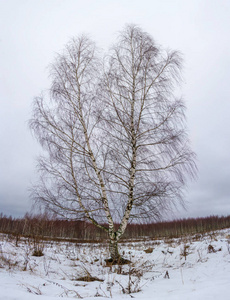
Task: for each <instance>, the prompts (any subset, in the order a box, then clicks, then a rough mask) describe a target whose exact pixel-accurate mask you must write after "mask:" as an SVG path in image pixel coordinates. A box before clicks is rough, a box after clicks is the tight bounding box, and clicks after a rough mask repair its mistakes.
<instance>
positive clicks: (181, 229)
mask: <svg viewBox="0 0 230 300" xmlns="http://www.w3.org/2000/svg"><path fill="white" fill-rule="evenodd" d="M223 228H230V216H227V217H218V216H210V217H205V218H190V219H180V220H175V221H170V222H158V223H151V224H129V225H128V227H127V230H126V232H125V235H124V236H123V238H124V239H142V238H148V237H150V238H160V237H168V238H172V237H181V236H184V235H187V234H197V233H205V232H209V231H214V230H218V229H223ZM0 232H2V233H7V234H13V235H16V236H27V237H42V238H53V239H57V238H61V239H70V240H75V239H78V240H82V241H95V240H98V241H101V240H104V239H107V235H106V232H104V231H102V230H100V229H98V228H97V227H95V226H94V225H92V224H90V223H88V222H86V221H74V220H72V221H71V220H60V219H58V218H54V217H53V218H50V217H47V216H46V215H35V216H33V215H29V214H26V215H25V217H23V218H20V219H17V218H12V217H11V216H10V217H7V216H4V215H3V214H0Z"/></svg>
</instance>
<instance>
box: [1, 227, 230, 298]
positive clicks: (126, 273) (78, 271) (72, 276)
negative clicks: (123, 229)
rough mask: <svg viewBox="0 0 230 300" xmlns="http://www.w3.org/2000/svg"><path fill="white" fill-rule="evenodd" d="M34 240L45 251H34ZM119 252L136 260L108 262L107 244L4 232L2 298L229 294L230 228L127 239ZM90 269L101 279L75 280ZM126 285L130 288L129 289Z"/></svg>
mask: <svg viewBox="0 0 230 300" xmlns="http://www.w3.org/2000/svg"><path fill="white" fill-rule="evenodd" d="M35 246H36V247H38V248H40V249H41V250H42V251H43V253H44V256H41V257H35V256H32V254H33V251H34V247H35ZM148 248H153V251H152V253H146V252H145V251H144V250H146V249H148ZM150 252H151V251H150ZM120 253H121V254H123V255H124V257H125V258H127V259H129V260H131V261H132V263H131V264H130V265H124V266H113V267H106V266H105V261H104V259H105V258H108V257H109V253H108V248H107V246H105V245H99V244H75V243H69V242H41V241H40V242H36V241H35V244H34V241H33V240H31V239H25V238H21V239H20V241H19V242H18V244H16V240H15V238H14V237H10V236H8V235H4V234H0V300H21V299H23V300H27V299H28V300H29V299H30V300H34V299H40V300H49V299H59V298H60V297H61V298H62V299H71V298H73V299H76V298H84V299H86V300H92V299H98V300H100V299H104V298H105V297H107V298H114V299H130V298H131V297H133V298H136V299H140V300H144V299H170V300H173V299H176V300H180V299H183V300H186V299H188V300H189V299H202V300H204V299H216V298H217V297H218V298H220V299H228V297H229V279H230V229H225V230H221V231H216V232H212V233H209V234H205V235H202V236H201V235H199V236H190V237H183V238H180V239H170V240H169V239H167V240H145V241H143V242H129V243H124V244H121V245H120ZM166 272H168V275H169V278H168V277H167V276H165V275H166ZM87 275H88V276H91V277H92V276H93V277H97V278H98V279H100V280H102V281H93V282H85V281H77V279H78V278H80V277H83V276H87ZM165 277H166V278H165ZM128 287H130V290H131V294H127V293H126V292H127V291H128ZM137 291H138V292H137ZM124 292H125V293H124Z"/></svg>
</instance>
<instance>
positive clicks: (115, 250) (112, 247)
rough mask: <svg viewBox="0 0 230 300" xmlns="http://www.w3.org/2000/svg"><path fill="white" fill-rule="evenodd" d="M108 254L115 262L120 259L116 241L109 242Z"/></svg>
mask: <svg viewBox="0 0 230 300" xmlns="http://www.w3.org/2000/svg"><path fill="white" fill-rule="evenodd" d="M109 252H110V255H111V260H112V261H114V262H117V261H118V260H119V258H120V254H119V251H118V245H117V241H116V240H110V241H109Z"/></svg>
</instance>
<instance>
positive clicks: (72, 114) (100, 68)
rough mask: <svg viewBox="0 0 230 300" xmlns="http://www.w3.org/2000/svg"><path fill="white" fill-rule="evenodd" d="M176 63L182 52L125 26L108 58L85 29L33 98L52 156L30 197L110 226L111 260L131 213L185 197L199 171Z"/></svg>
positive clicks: (147, 215) (150, 215)
mask: <svg viewBox="0 0 230 300" xmlns="http://www.w3.org/2000/svg"><path fill="white" fill-rule="evenodd" d="M180 69H181V58H180V55H179V53H178V52H176V51H165V50H163V49H161V47H160V46H158V45H156V44H155V42H154V41H153V39H152V38H151V37H150V36H149V35H148V34H147V33H145V32H143V31H142V30H141V29H140V28H139V27H137V26H134V25H128V26H126V27H125V29H124V30H123V31H122V32H121V33H120V35H119V39H118V41H117V43H116V44H115V46H113V47H112V48H111V50H110V51H109V52H108V54H107V55H106V56H105V57H104V59H103V60H102V59H100V58H99V55H98V53H97V49H96V47H95V45H94V43H93V42H92V41H90V40H89V39H88V38H87V37H84V36H83V37H79V38H77V39H73V40H71V41H70V43H69V44H67V46H66V48H65V50H64V52H63V53H62V54H60V55H58V56H57V57H56V60H55V62H54V63H53V64H52V65H51V72H50V74H51V78H52V86H51V89H50V94H49V95H48V97H45V96H40V97H37V98H36V99H35V102H34V111H33V117H32V119H31V120H30V126H31V129H32V131H33V132H34V133H35V136H36V137H37V138H38V140H39V142H40V143H41V145H42V146H43V148H44V149H45V150H46V153H47V155H46V156H44V157H41V158H40V160H39V169H40V172H41V180H40V182H39V184H38V185H37V186H35V187H34V190H33V196H34V198H35V199H36V200H38V201H39V202H40V203H43V204H44V205H45V206H46V207H47V208H49V209H50V210H52V211H54V212H55V213H58V214H59V215H60V216H63V217H65V218H66V217H68V218H87V219H88V220H89V221H90V222H92V223H93V224H94V225H96V226H98V227H99V228H101V229H103V230H105V231H107V232H108V236H109V240H110V254H111V258H112V259H113V260H114V262H117V260H118V259H119V258H120V256H119V252H118V247H117V243H118V241H119V239H120V238H121V236H122V235H123V234H124V232H125V229H126V227H127V224H128V222H129V220H131V219H137V220H138V218H139V219H143V218H144V219H147V220H148V221H150V220H153V219H156V218H159V217H160V216H161V215H162V213H163V212H164V211H165V210H168V209H169V208H171V207H172V205H175V204H177V203H178V200H179V201H181V202H182V192H183V188H184V186H185V183H186V178H187V177H188V175H189V176H194V175H195V173H196V165H195V155H194V153H193V152H192V151H191V149H190V145H189V141H188V138H187V133H186V127H185V122H184V121H185V116H184V110H185V106H184V103H183V101H182V100H181V99H176V98H175V97H174V96H173V93H174V91H175V87H176V86H177V84H178V83H179V82H180ZM115 223H118V224H119V228H118V229H116V228H115ZM104 224H107V225H104Z"/></svg>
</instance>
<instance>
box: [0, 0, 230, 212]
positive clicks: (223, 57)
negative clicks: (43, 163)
mask: <svg viewBox="0 0 230 300" xmlns="http://www.w3.org/2000/svg"><path fill="white" fill-rule="evenodd" d="M127 23H135V24H137V25H139V26H140V27H141V28H142V29H143V30H145V31H147V32H148V33H149V34H151V35H152V36H153V38H154V39H155V41H156V42H157V43H159V44H161V45H162V46H163V47H166V48H171V49H174V50H179V51H181V52H182V53H183V55H184V61H185V63H184V72H183V76H184V83H183V85H182V88H181V92H182V94H183V97H184V99H185V101H186V105H187V120H188V128H189V134H190V139H191V142H192V148H193V150H194V151H195V152H196V153H197V157H198V162H197V164H198V168H199V173H198V179H197V180H196V181H195V182H192V183H191V184H189V186H188V188H187V193H186V201H187V210H186V211H184V210H180V211H178V212H176V213H175V217H180V218H181V217H197V216H200V217H202V216H208V215H228V214H230V30H229V29H230V1H229V0H226V1H225V0H216V1H215V0H200V1H199V0H192V1H185V0H171V1H170V0H168V1H166V0H36V1H35V0H34V1H33V0H27V1H26V0H20V1H18V0H15V1H13V0H0V212H3V213H4V214H6V215H12V216H14V217H18V216H24V214H25V213H26V212H27V211H30V208H31V201H30V199H29V192H28V189H29V187H30V185H31V182H33V181H34V180H35V178H36V168H35V166H36V156H37V155H38V154H39V152H40V149H41V148H40V146H39V145H38V144H37V141H36V140H35V139H34V138H33V137H32V135H31V132H30V131H29V129H28V125H27V124H28V120H29V118H30V117H31V110H32V102H33V98H34V97H35V96H37V95H39V94H40V92H41V91H42V90H44V89H47V88H48V87H49V79H48V72H47V66H48V65H49V64H50V63H51V62H52V61H53V58H54V56H55V53H57V52H60V51H61V50H62V49H63V47H64V45H65V44H66V43H67V42H68V41H69V39H70V38H71V37H73V36H78V35H79V34H82V33H86V34H89V36H90V37H91V38H92V39H94V40H95V41H96V42H97V44H98V46H99V47H102V48H104V49H106V48H107V47H109V45H110V44H111V43H113V41H114V39H115V37H116V33H117V31H119V30H121V29H122V28H123V27H124V25H125V24H127Z"/></svg>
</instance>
